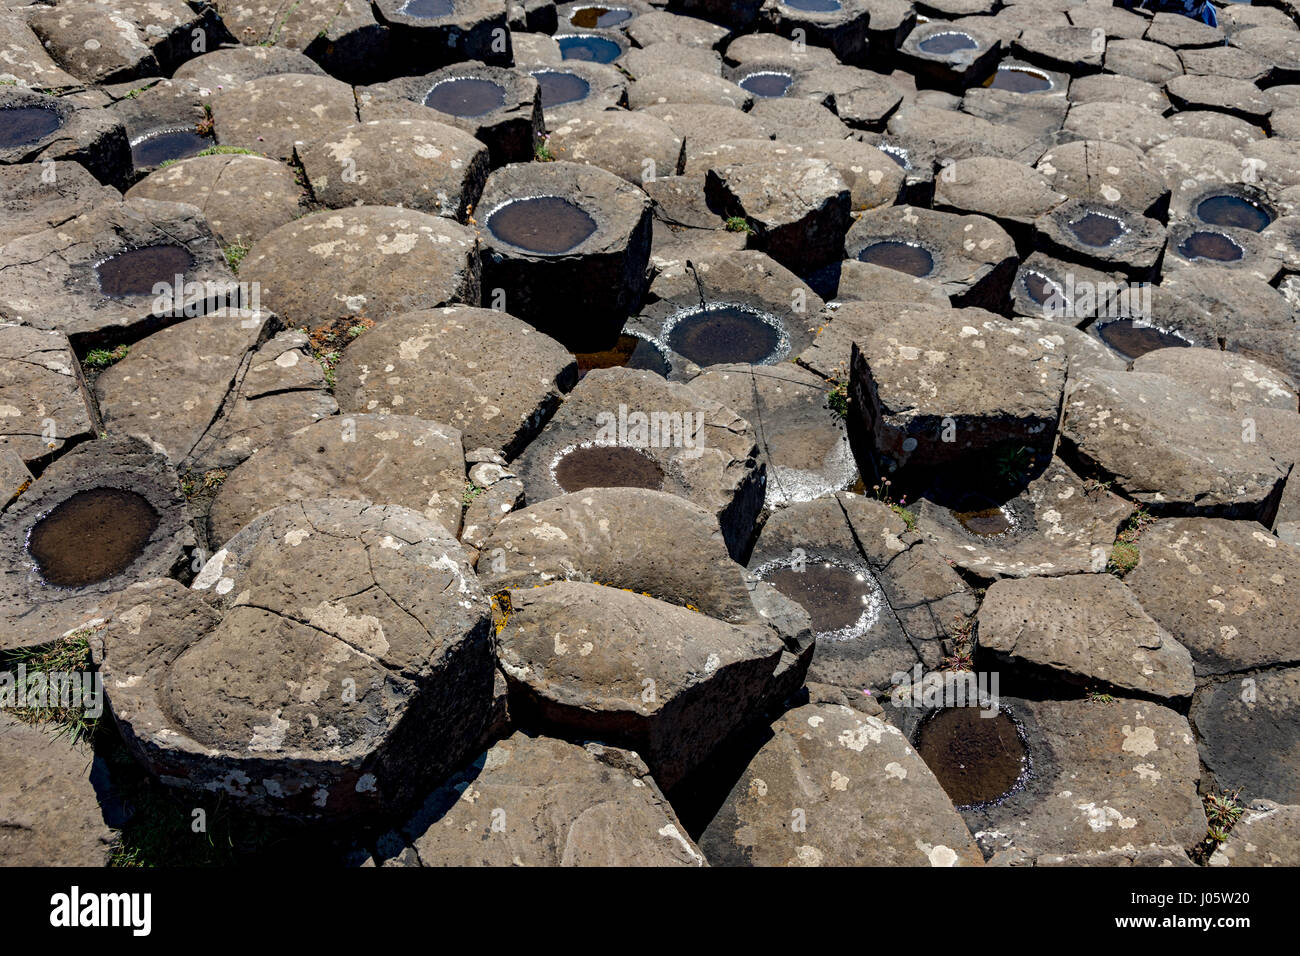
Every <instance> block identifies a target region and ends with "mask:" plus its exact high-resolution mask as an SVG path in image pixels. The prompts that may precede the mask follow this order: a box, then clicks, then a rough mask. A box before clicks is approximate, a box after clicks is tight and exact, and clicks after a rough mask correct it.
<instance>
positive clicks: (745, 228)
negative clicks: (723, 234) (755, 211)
mask: <svg viewBox="0 0 1300 956" xmlns="http://www.w3.org/2000/svg"><path fill="white" fill-rule="evenodd" d="M754 231H755V230H754V227H753V226H751V225H750V224H749V220H748V219H746V218H745V217H744V216H728V217H727V232H743V233H745V235H747V236H752V235H754Z"/></svg>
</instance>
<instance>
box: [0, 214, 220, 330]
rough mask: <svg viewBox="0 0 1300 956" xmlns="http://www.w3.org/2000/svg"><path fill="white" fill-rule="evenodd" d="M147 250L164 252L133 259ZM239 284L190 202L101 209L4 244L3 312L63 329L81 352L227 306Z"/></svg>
mask: <svg viewBox="0 0 1300 956" xmlns="http://www.w3.org/2000/svg"><path fill="white" fill-rule="evenodd" d="M148 249H154V250H157V251H156V252H153V253H146V258H147V261H146V262H144V263H142V264H140V265H134V264H132V263H133V262H134V261H136V260H135V258H134V257H131V258H127V257H128V256H130V254H131V253H134V252H136V251H137V250H148ZM117 256H123V257H124V258H123V259H122V260H119V262H121V263H122V264H120V265H114V258H115V257H117ZM119 270H121V272H120V273H119ZM177 274H180V275H181V277H182V287H181V288H177V287H176V275H177ZM159 284H161V285H162V288H163V289H164V290H165V291H164V293H163V294H162V295H158V294H157V292H155V289H156V288H158V287H159ZM236 289H237V287H236V283H235V280H234V276H233V275H232V274H231V272H230V269H229V267H228V266H227V264H226V259H225V256H224V255H223V254H222V251H221V247H220V246H219V245H217V242H216V240H215V238H214V237H213V235H212V232H211V230H210V229H209V228H208V224H207V221H206V220H205V219H204V218H203V216H202V214H200V213H199V211H198V209H196V208H195V207H194V206H190V205H186V204H184V203H172V202H156V201H154V200H149V199H132V200H130V201H129V202H119V203H114V204H111V205H102V206H97V207H95V208H93V209H90V210H88V211H87V212H86V213H85V214H84V215H81V216H78V217H77V218H76V219H73V220H70V221H68V222H66V223H63V224H62V225H60V226H56V227H53V228H50V229H46V230H44V231H42V232H36V233H31V234H29V235H26V236H21V237H19V238H17V239H13V240H11V241H10V242H7V243H5V244H4V246H0V316H3V317H4V318H5V319H8V320H10V321H20V322H25V323H27V324H30V325H34V326H36V327H38V328H47V329H57V330H58V331H61V332H63V333H64V334H65V335H67V336H68V338H69V339H71V341H72V344H73V347H74V348H77V349H88V348H93V347H96V346H98V345H101V344H106V343H115V342H118V341H120V340H122V339H130V338H133V337H136V336H138V335H140V334H142V333H144V332H147V331H149V330H151V329H153V328H156V327H158V326H159V325H164V324H168V323H170V322H174V321H177V320H179V319H181V318H184V317H186V316H187V315H188V316H193V315H196V314H202V313H204V312H208V311H212V310H215V309H219V308H222V307H224V306H225V305H226V304H227V302H228V300H229V298H230V297H231V295H232V293H234V292H235V291H236Z"/></svg>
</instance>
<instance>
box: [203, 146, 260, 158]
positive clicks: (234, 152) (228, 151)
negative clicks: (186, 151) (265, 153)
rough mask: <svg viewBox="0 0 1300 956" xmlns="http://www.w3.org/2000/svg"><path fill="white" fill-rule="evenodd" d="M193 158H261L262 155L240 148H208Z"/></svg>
mask: <svg viewBox="0 0 1300 956" xmlns="http://www.w3.org/2000/svg"><path fill="white" fill-rule="evenodd" d="M194 155H195V156H261V155H262V154H261V153H259V152H256V151H254V150H251V149H244V147H242V146H209V147H208V148H207V149H202V150H199V152H197V153H195V154H194Z"/></svg>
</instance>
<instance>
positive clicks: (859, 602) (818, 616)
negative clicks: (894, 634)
mask: <svg viewBox="0 0 1300 956" xmlns="http://www.w3.org/2000/svg"><path fill="white" fill-rule="evenodd" d="M763 580H764V581H766V582H767V583H768V584H770V585H772V587H774V588H776V589H777V590H778V591H780V592H781V593H782V594H784V595H785V596H786V597H788V598H789V599H790V600H792V601H794V602H796V603H797V604H799V606H800V607H802V608H803V609H804V610H805V611H807V612H808V617H809V618H810V619H811V621H812V628H813V631H815V632H816V633H818V634H824V633H827V632H829V631H839V630H842V629H844V628H849V627H852V626H853V625H855V624H857V623H858V621H859V619H861V617H862V613H863V611H865V610H866V609H867V608H868V606H869V604H870V601H871V598H872V595H873V594H874V593H875V591H876V585H875V582H874V581H869V580H867V579H866V576H865V574H864V573H863V572H861V571H854V570H852V569H850V568H842V567H840V566H838V565H835V564H829V563H826V562H815V561H811V560H810V561H809V562H808V563H807V564H806V565H805V566H804V567H803V570H796V569H795V568H792V567H788V568H778V569H776V570H774V571H771V572H769V573H767V574H765V575H764V576H763Z"/></svg>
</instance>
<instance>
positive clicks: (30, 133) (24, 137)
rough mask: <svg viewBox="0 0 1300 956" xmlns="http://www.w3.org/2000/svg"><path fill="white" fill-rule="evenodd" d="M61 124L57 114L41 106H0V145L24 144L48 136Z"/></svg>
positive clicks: (61, 120) (61, 121)
mask: <svg viewBox="0 0 1300 956" xmlns="http://www.w3.org/2000/svg"><path fill="white" fill-rule="evenodd" d="M62 125H63V119H62V118H61V117H60V116H59V114H58V113H56V112H55V111H54V110H47V109H46V108H45V107H43V106H6V107H3V108H0V146H26V145H27V144H28V143H34V142H36V141H37V140H39V139H43V138H44V137H46V136H49V135H50V134H51V133H53V132H54V131H55V130H56V129H58V128H59V127H60V126H62Z"/></svg>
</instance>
